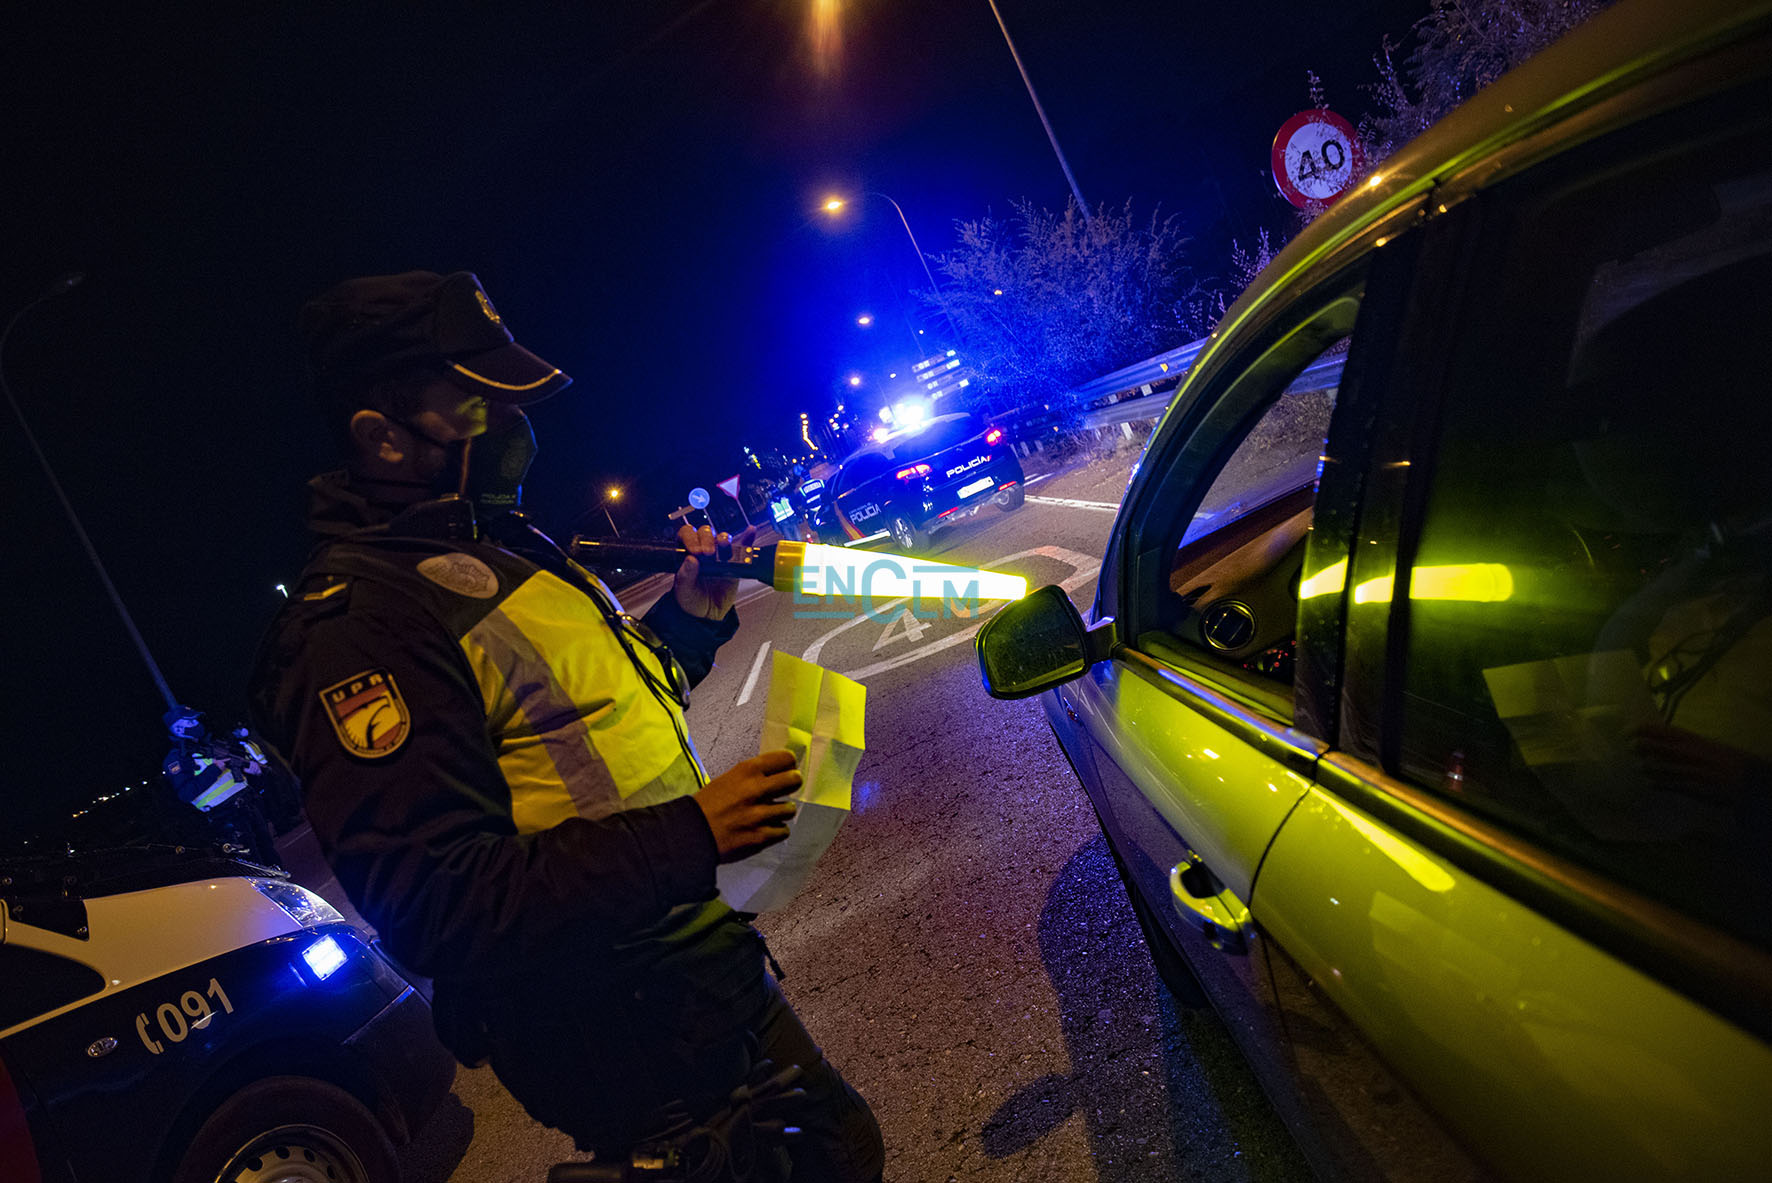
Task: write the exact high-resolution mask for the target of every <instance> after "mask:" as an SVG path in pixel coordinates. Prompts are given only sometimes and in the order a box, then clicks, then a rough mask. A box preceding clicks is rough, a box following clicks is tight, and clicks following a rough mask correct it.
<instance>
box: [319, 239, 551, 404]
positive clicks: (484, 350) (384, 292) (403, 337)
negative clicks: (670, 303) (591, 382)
mask: <svg viewBox="0 0 1772 1183" xmlns="http://www.w3.org/2000/svg"><path fill="white" fill-rule="evenodd" d="M301 330H302V336H303V337H304V338H305V339H306V341H307V346H308V360H309V362H310V363H311V364H312V365H313V368H314V378H315V380H316V382H317V383H318V384H319V386H320V389H321V392H322V393H323V394H326V395H328V396H334V397H336V396H338V395H340V394H342V393H345V392H346V391H348V390H350V389H351V388H352V387H355V386H357V385H359V384H361V383H363V382H367V381H373V380H375V379H377V378H383V377H387V376H388V375H390V374H394V373H397V372H400V371H402V370H410V369H413V368H416V367H422V366H425V365H436V366H438V367H439V368H440V369H441V372H442V373H443V375H444V376H445V377H448V378H449V379H451V380H452V381H454V382H455V383H456V384H457V385H458V386H460V387H461V388H462V389H463V390H466V391H468V392H469V393H470V394H479V395H484V396H485V397H486V398H488V399H490V400H492V401H493V402H500V403H516V404H522V403H532V402H536V401H537V400H539V399H544V398H546V397H548V396H549V395H551V394H554V393H557V392H558V391H560V390H562V389H564V388H565V387H566V386H567V385H569V384H570V383H571V382H572V379H571V378H569V377H567V376H566V375H565V374H563V373H561V372H560V370H559V369H558V368H557V367H555V366H551V365H549V364H548V363H547V362H545V361H543V360H542V359H541V358H539V357H537V356H535V354H533V353H531V352H529V350H527V349H525V348H523V347H522V346H521V345H519V344H517V343H516V341H515V340H514V339H513V338H512V337H511V333H510V330H509V329H507V328H505V324H504V319H503V318H502V317H500V316H499V314H498V310H497V309H495V308H494V307H493V306H492V301H491V300H490V299H488V298H487V296H486V292H485V291H484V290H483V289H482V288H481V287H480V281H479V279H478V278H476V277H475V276H474V274H473V272H471V271H456V272H453V273H451V274H449V275H438V274H437V273H436V272H434V271H407V272H404V273H402V274H400V275H368V276H364V277H362V278H360V279H347V280H346V281H345V282H343V283H341V284H339V285H338V286H337V287H335V288H333V289H332V290H331V291H329V292H327V293H325V294H324V295H322V296H320V297H319V298H317V299H315V300H313V301H311V302H309V303H308V305H307V306H306V307H305V308H303V309H302V314H301Z"/></svg>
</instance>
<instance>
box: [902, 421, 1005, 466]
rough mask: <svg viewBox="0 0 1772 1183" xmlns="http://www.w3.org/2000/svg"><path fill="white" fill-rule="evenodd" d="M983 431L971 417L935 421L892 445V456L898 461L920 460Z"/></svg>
mask: <svg viewBox="0 0 1772 1183" xmlns="http://www.w3.org/2000/svg"><path fill="white" fill-rule="evenodd" d="M983 430H984V429H983V428H982V427H980V426H979V425H978V420H976V419H974V418H973V417H972V416H971V415H957V416H955V417H954V418H952V419H948V418H942V419H937V420H935V421H934V422H932V423H930V424H929V426H928V427H925V428H923V429H922V430H921V431H913V432H912V433H911V434H909V435H907V436H905V437H904V438H903V439H902V440H899V441H898V442H897V443H895V444H893V446H892V455H893V457H894V458H895V459H898V460H921V459H922V458H923V457H925V456H929V455H932V454H933V453H936V452H940V451H942V450H943V449H945V448H951V447H953V446H954V445H955V444H957V443H960V442H962V441H963V440H966V439H969V438H970V437H972V436H975V435H977V434H978V433H979V432H981V431H983Z"/></svg>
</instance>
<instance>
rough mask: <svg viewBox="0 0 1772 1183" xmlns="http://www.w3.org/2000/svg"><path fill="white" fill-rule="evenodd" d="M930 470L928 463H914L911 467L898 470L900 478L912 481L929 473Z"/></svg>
mask: <svg viewBox="0 0 1772 1183" xmlns="http://www.w3.org/2000/svg"><path fill="white" fill-rule="evenodd" d="M928 472H929V466H928V465H927V464H913V465H911V466H910V467H909V468H901V469H899V470H898V479H899V480H901V481H911V480H915V479H917V478H918V477H920V476H925V475H927V474H928Z"/></svg>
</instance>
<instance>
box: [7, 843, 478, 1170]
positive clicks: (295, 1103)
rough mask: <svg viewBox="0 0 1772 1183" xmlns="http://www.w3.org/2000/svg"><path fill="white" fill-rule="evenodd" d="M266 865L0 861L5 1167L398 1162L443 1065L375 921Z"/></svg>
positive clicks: (427, 1022)
mask: <svg viewBox="0 0 1772 1183" xmlns="http://www.w3.org/2000/svg"><path fill="white" fill-rule="evenodd" d="M275 874H276V873H275V872H271V871H269V870H267V869H265V868H262V867H257V866H255V865H253V864H247V863H240V862H237V861H233V860H231V859H226V858H220V857H217V856H215V855H213V854H210V853H208V852H203V851H194V850H191V849H189V848H182V847H157V848H129V849H126V850H120V851H114V852H109V853H106V854H101V855H97V856H85V857H83V858H81V859H80V860H79V861H75V860H73V859H56V858H47V859H46V858H40V857H39V858H33V859H29V860H14V861H11V862H5V861H0V1179H3V1180H5V1181H6V1183H75V1181H76V1180H80V1181H94V1180H100V1181H103V1183H138V1181H139V1183H199V1181H200V1183H247V1181H268V1180H329V1181H336V1183H383V1181H391V1180H393V1179H395V1178H397V1174H398V1168H397V1166H396V1164H395V1159H394V1149H393V1148H394V1145H395V1144H397V1143H404V1142H407V1141H409V1140H410V1137H411V1135H412V1133H413V1131H415V1130H418V1129H420V1128H421V1127H422V1126H423V1125H424V1123H425V1121H426V1120H427V1119H428V1118H429V1117H430V1115H431V1113H432V1112H433V1111H434V1110H435V1109H436V1107H437V1105H438V1103H439V1102H440V1101H441V1100H442V1099H443V1097H444V1096H445V1095H446V1094H447V1092H448V1090H449V1086H450V1082H451V1080H452V1079H453V1076H454V1062H453V1060H452V1059H451V1058H450V1056H449V1054H448V1053H447V1052H446V1051H444V1050H443V1048H442V1047H441V1046H440V1045H439V1044H438V1043H437V1041H436V1037H435V1035H434V1033H433V1031H432V1027H431V1014H430V1008H429V1006H428V1004H427V1003H426V1002H425V1000H424V998H423V997H421V996H420V995H419V994H418V993H417V991H415V990H414V988H413V987H412V985H411V984H410V983H409V982H407V981H406V979H405V978H404V977H402V976H401V974H400V973H399V972H398V971H397V970H396V969H395V968H394V967H393V966H392V965H391V964H389V962H388V961H387V960H386V959H384V958H383V957H382V955H381V954H380V953H379V951H378V950H377V949H376V947H375V946H374V945H373V943H372V941H371V937H370V934H369V933H367V932H366V931H364V930H363V929H361V928H358V927H356V926H354V925H352V924H351V923H349V922H347V921H346V920H345V918H344V917H343V916H341V915H340V914H339V912H338V911H337V910H336V909H334V908H333V907H332V906H331V905H330V904H328V903H327V902H326V901H325V900H323V899H321V898H320V897H319V896H318V895H315V894H314V893H313V892H311V891H308V890H306V889H305V888H302V887H298V886H296V885H295V884H293V883H290V882H288V881H287V880H285V879H282V878H279V877H272V876H274V875H275Z"/></svg>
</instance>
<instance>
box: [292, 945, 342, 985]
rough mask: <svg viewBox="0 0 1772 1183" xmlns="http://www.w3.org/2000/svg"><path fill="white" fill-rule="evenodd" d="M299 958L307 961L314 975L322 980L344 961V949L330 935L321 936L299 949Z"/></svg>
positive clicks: (329, 975)
mask: <svg viewBox="0 0 1772 1183" xmlns="http://www.w3.org/2000/svg"><path fill="white" fill-rule="evenodd" d="M301 959H302V960H303V961H305V962H307V963H308V968H309V969H311V970H313V971H314V976H315V977H316V978H319V979H320V980H321V981H322V982H324V981H325V980H326V979H327V978H329V977H331V976H332V975H333V973H334V972H335V971H336V970H337V969H338V967H339V966H341V965H343V964H344V963H345V951H344V950H343V949H341V948H340V947H339V944H338V942H337V941H335V940H333V939H332V938H331V937H321V938H320V939H319V940H317V941H315V942H314V943H313V944H311V945H309V946H308V947H307V948H305V949H303V950H302V951H301Z"/></svg>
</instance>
